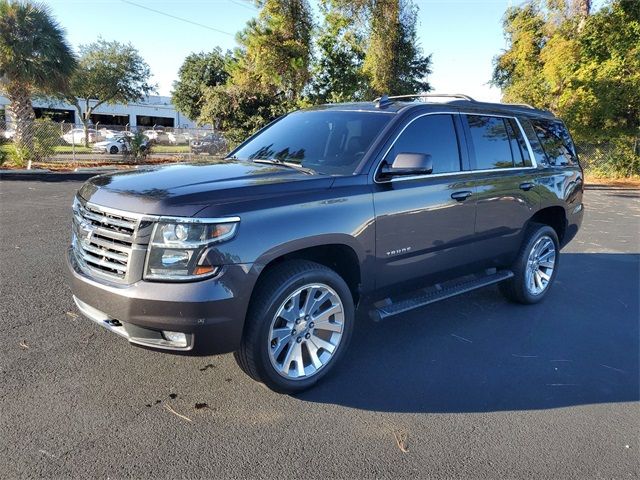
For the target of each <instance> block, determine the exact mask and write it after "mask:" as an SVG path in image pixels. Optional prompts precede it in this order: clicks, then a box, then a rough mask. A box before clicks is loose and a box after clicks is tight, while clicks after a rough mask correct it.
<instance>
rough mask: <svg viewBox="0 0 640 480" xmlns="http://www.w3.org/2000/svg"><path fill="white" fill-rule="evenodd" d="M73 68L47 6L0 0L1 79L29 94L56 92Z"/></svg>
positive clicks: (74, 61) (62, 37)
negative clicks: (18, 86)
mask: <svg viewBox="0 0 640 480" xmlns="http://www.w3.org/2000/svg"><path fill="white" fill-rule="evenodd" d="M75 67H76V59H75V57H74V55H73V51H72V50H71V47H70V46H69V44H68V43H67V41H66V39H65V37H64V30H63V29H62V27H60V25H59V24H58V23H57V22H56V21H55V20H54V19H53V18H52V16H51V14H50V11H49V8H48V7H46V6H45V5H43V4H39V3H34V2H28V1H9V0H0V78H2V77H4V79H5V82H8V83H16V84H20V85H22V86H24V87H25V88H26V89H27V90H29V92H30V93H44V94H50V93H57V92H59V91H61V90H63V89H64V88H65V87H66V84H67V80H68V78H69V75H70V74H71V73H72V72H73V70H74V69H75ZM3 83H4V82H3Z"/></svg>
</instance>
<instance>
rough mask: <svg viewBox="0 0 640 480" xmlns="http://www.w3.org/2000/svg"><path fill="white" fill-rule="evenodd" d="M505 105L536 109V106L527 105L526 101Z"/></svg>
mask: <svg viewBox="0 0 640 480" xmlns="http://www.w3.org/2000/svg"><path fill="white" fill-rule="evenodd" d="M507 105H513V106H514V107H526V108H530V109H532V110H536V107H533V106H531V105H529V104H528V103H507Z"/></svg>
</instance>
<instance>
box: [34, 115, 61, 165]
mask: <svg viewBox="0 0 640 480" xmlns="http://www.w3.org/2000/svg"><path fill="white" fill-rule="evenodd" d="M59 144H60V125H59V124H57V123H56V122H54V121H52V120H50V119H48V118H38V119H37V120H36V121H35V122H34V123H33V149H32V160H35V161H42V160H46V159H47V158H49V157H51V156H52V155H55V153H56V152H55V147H56V145H59Z"/></svg>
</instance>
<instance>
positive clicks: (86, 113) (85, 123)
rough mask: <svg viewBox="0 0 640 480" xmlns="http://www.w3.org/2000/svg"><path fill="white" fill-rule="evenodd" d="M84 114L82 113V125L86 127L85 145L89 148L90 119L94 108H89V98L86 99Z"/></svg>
mask: <svg viewBox="0 0 640 480" xmlns="http://www.w3.org/2000/svg"><path fill="white" fill-rule="evenodd" d="M84 105H85V109H84V114H82V115H80V119H81V120H82V127H83V128H84V146H85V147H87V148H89V121H90V120H91V112H92V109H91V108H89V100H88V99H85V103H84Z"/></svg>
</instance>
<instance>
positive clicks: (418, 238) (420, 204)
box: [373, 114, 476, 288]
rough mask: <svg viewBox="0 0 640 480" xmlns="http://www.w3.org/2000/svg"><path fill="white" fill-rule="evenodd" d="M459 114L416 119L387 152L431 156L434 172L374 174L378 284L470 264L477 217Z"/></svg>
mask: <svg viewBox="0 0 640 480" xmlns="http://www.w3.org/2000/svg"><path fill="white" fill-rule="evenodd" d="M461 128H462V127H461V124H460V120H459V118H458V115H457V114H424V115H422V116H418V117H416V118H414V119H413V120H412V121H410V123H409V124H408V125H407V126H406V127H405V129H404V130H403V131H402V133H401V134H400V135H399V136H398V138H397V139H396V141H395V142H394V144H393V145H392V147H391V148H390V149H389V151H388V152H387V153H386V155H385V158H384V160H383V162H387V163H388V164H392V163H393V159H394V158H395V157H396V155H397V154H399V153H422V154H427V155H430V156H431V158H432V161H433V172H432V173H431V174H429V175H418V176H415V177H394V178H381V177H380V176H378V177H376V183H375V185H374V194H373V199H374V206H375V212H376V263H377V276H376V285H377V287H378V288H383V287H386V286H388V285H393V284H396V283H398V282H402V281H405V280H411V279H415V278H419V277H425V276H427V275H430V274H435V273H438V272H442V271H445V270H449V269H453V268H455V267H458V266H461V265H464V264H466V263H468V262H469V259H470V258H471V253H472V247H471V242H472V241H473V236H474V225H475V216H476V207H475V202H476V187H475V186H473V181H472V179H471V176H470V175H469V174H464V173H463V172H462V165H463V164H464V163H465V161H466V148H465V147H464V143H462V142H461V141H460V140H461V135H459V133H461Z"/></svg>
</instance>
